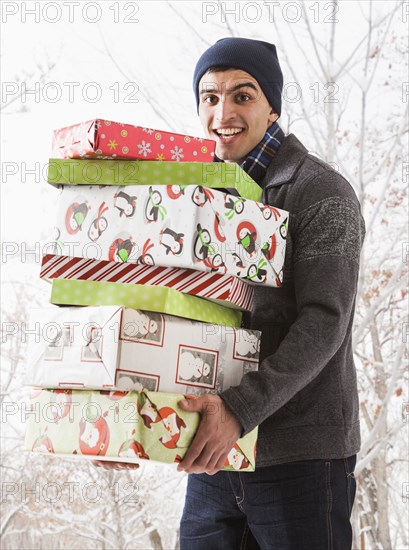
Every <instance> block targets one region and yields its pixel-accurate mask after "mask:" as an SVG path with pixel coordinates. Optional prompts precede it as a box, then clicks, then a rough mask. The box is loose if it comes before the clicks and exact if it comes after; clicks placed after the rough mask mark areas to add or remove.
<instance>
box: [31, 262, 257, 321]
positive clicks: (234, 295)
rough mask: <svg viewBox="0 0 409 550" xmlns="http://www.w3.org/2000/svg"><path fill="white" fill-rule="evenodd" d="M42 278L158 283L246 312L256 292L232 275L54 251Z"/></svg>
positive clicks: (42, 268) (249, 308) (43, 263)
mask: <svg viewBox="0 0 409 550" xmlns="http://www.w3.org/2000/svg"><path fill="white" fill-rule="evenodd" d="M40 277H41V278H42V279H46V280H52V279H55V278H58V279H70V280H75V281H99V282H106V283H122V284H129V285H130V284H139V285H145V286H158V285H159V286H165V287H169V288H173V289H174V290H178V291H179V292H183V293H184V294H190V295H192V296H198V297H200V298H205V299H206V300H210V301H212V302H215V303H217V304H220V305H224V306H226V307H230V308H234V309H240V310H244V311H250V310H251V304H252V300H253V295H254V287H253V286H251V285H249V284H247V283H245V282H244V281H242V280H241V279H238V278H237V277H232V276H231V275H219V274H217V273H204V272H201V271H195V270H194V269H180V268H178V267H163V266H151V265H142V264H141V265H136V264H131V263H122V262H110V261H109V260H92V259H86V258H75V257H70V256H56V255H55V254H46V255H44V256H43V258H42V261H41V271H40Z"/></svg>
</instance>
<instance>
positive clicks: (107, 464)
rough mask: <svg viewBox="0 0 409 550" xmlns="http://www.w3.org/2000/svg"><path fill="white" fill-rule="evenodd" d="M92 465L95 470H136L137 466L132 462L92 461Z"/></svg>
mask: <svg viewBox="0 0 409 550" xmlns="http://www.w3.org/2000/svg"><path fill="white" fill-rule="evenodd" d="M92 464H93V465H94V466H95V467H96V468H103V469H104V470H137V469H138V468H139V464H134V463H133V462H132V463H131V462H113V461H110V460H93V461H92Z"/></svg>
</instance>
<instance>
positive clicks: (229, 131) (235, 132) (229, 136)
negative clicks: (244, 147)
mask: <svg viewBox="0 0 409 550" xmlns="http://www.w3.org/2000/svg"><path fill="white" fill-rule="evenodd" d="M213 132H214V133H215V134H216V135H217V137H218V138H219V139H220V140H221V141H222V142H223V143H229V142H230V141H233V140H234V139H235V138H236V137H237V136H239V135H240V134H242V133H243V132H244V128H219V129H216V130H213Z"/></svg>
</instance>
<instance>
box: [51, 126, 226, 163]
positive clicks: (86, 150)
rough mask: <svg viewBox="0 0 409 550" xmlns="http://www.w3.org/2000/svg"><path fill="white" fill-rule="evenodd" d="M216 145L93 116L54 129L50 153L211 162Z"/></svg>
mask: <svg viewBox="0 0 409 550" xmlns="http://www.w3.org/2000/svg"><path fill="white" fill-rule="evenodd" d="M215 146H216V143H215V142H214V141H213V140H210V139H202V138H197V137H192V136H186V135H183V134H174V133H171V132H163V131H162V130H154V129H153V128H142V127H140V126H134V125H132V124H122V123H120V122H112V121H110V120H102V119H94V120H88V121H86V122H82V123H80V124H74V125H72V126H67V127H65V128H60V129H58V130H55V131H54V136H53V145H52V156H55V157H56V158H107V159H112V158H123V159H138V158H142V159H146V160H169V161H176V162H180V161H199V162H200V161H201V162H206V161H209V162H211V161H212V160H213V157H214V150H215Z"/></svg>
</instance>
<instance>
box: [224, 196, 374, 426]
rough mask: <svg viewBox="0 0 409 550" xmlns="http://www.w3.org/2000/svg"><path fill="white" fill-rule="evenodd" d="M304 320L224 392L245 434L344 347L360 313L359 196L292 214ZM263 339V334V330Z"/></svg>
mask: <svg viewBox="0 0 409 550" xmlns="http://www.w3.org/2000/svg"><path fill="white" fill-rule="evenodd" d="M290 224H292V238H293V244H294V251H293V273H294V289H295V296H296V303H297V318H296V320H295V321H294V323H293V324H292V325H291V327H290V329H289V332H288V333H287V335H286V336H285V338H284V339H283V341H282V342H281V344H280V346H279V347H278V349H277V350H276V352H275V353H274V354H272V355H269V356H267V357H266V358H265V359H264V360H263V361H262V363H261V364H260V366H259V370H258V371H255V372H249V373H247V374H245V375H244V376H243V378H242V380H241V382H240V384H239V385H238V386H234V387H231V388H229V389H227V390H225V391H223V392H220V393H219V396H220V397H221V398H222V399H223V400H224V401H225V402H226V403H227V405H228V406H229V408H230V409H231V410H232V411H233V413H234V414H235V415H236V417H237V419H238V420H239V422H240V423H241V425H242V428H243V431H242V434H241V437H243V436H244V435H246V434H247V433H249V432H250V431H251V430H252V429H254V428H255V427H256V426H258V425H259V424H261V422H263V421H264V420H265V419H266V418H268V417H269V416H271V415H272V414H274V413H275V412H276V411H277V410H278V409H280V408H281V407H282V406H283V405H285V404H286V403H287V402H288V401H289V400H290V399H291V398H292V397H293V396H294V395H295V394H296V393H298V392H299V391H300V390H301V389H303V388H304V387H305V386H306V385H307V384H309V383H310V382H311V381H312V380H313V379H314V378H315V377H316V376H318V374H319V373H320V372H321V370H322V369H323V368H324V367H325V366H326V365H327V364H328V362H329V361H330V360H331V358H332V357H333V356H334V355H335V353H336V352H337V350H338V349H339V348H340V346H341V344H342V342H343V341H344V339H345V337H346V336H347V331H348V326H350V321H351V318H352V316H353V308H354V304H355V297H356V288H357V280H358V271H359V257H360V250H361V247H362V242H363V239H364V235H365V224H364V221H363V218H362V216H361V213H360V208H359V203H358V201H353V200H351V199H350V198H344V197H339V196H336V197H327V198H325V199H323V200H320V201H318V202H315V203H314V204H311V205H309V206H308V207H307V208H305V209H304V210H301V211H299V212H298V213H297V214H295V215H293V218H292V220H291V214H290ZM262 337H263V335H262Z"/></svg>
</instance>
